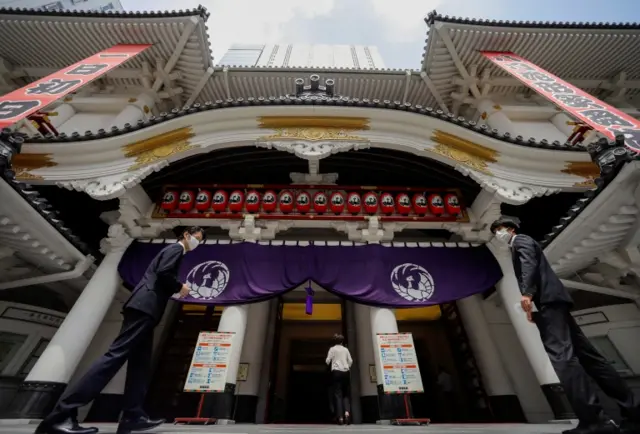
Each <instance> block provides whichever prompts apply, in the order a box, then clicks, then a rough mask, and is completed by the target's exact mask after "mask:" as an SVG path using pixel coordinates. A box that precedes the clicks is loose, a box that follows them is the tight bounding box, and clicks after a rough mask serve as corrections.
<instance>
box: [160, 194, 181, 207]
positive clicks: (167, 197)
mask: <svg viewBox="0 0 640 434" xmlns="http://www.w3.org/2000/svg"><path fill="white" fill-rule="evenodd" d="M178 197H179V195H178V192H177V191H175V190H169V191H167V192H166V193H165V194H164V196H162V203H161V204H160V207H161V208H162V209H164V210H167V211H173V210H175V209H176V208H178Z"/></svg>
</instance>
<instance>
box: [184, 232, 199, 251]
mask: <svg viewBox="0 0 640 434" xmlns="http://www.w3.org/2000/svg"><path fill="white" fill-rule="evenodd" d="M199 244H200V241H198V239H197V238H196V237H194V236H191V237H190V238H189V239H188V240H187V245H188V246H189V251H192V250H195V249H196V247H198V245H199Z"/></svg>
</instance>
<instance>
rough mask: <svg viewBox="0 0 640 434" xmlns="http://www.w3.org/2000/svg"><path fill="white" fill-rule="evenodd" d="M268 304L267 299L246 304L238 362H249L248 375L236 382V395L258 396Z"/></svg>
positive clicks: (269, 304) (267, 319)
mask: <svg viewBox="0 0 640 434" xmlns="http://www.w3.org/2000/svg"><path fill="white" fill-rule="evenodd" d="M270 306H271V303H270V302H269V301H263V302H260V303H254V304H251V305H249V306H248V316H249V319H248V321H247V331H246V333H245V336H244V344H243V345H242V353H241V355H240V362H241V363H248V364H249V375H248V376H247V381H244V382H241V383H238V385H237V387H236V394H238V395H252V396H256V397H257V396H258V391H259V388H260V376H261V374H262V362H263V361H262V357H263V356H264V345H265V339H266V336H267V323H268V321H269V307H270ZM223 315H224V313H223Z"/></svg>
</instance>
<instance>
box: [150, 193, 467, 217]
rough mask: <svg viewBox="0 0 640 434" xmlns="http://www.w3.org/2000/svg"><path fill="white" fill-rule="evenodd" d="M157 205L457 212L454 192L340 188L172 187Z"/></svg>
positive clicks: (170, 209) (320, 211) (285, 211)
mask: <svg viewBox="0 0 640 434" xmlns="http://www.w3.org/2000/svg"><path fill="white" fill-rule="evenodd" d="M161 208H162V209H163V210H165V211H168V212H174V211H176V210H178V211H182V212H193V211H194V210H195V211H196V212H198V211H199V212H206V211H209V210H212V211H213V212H216V213H221V212H232V213H239V212H249V213H257V212H264V213H272V212H277V211H279V212H281V213H283V214H288V213H291V212H294V210H295V211H296V212H298V213H300V214H306V213H309V212H315V213H316V214H324V213H327V212H331V213H333V214H336V215H339V214H342V213H343V212H344V211H345V209H346V211H347V212H348V213H349V214H354V215H357V214H360V213H361V212H363V211H364V212H365V213H367V214H376V213H377V212H378V211H380V212H381V213H382V214H386V215H391V214H400V215H409V214H410V213H411V212H413V213H415V214H417V215H426V214H428V213H431V214H433V215H435V216H440V215H443V214H445V213H446V214H449V215H459V214H460V213H461V208H460V202H459V201H458V197H457V196H456V195H455V194H446V195H445V196H444V199H443V197H442V196H441V195H439V194H430V195H428V196H425V195H424V194H422V193H415V194H414V195H413V197H410V196H409V195H408V194H407V193H399V194H397V195H396V196H395V197H394V195H393V194H392V193H382V194H381V195H378V194H376V193H375V192H373V191H369V192H367V193H365V194H364V195H362V196H361V195H360V193H357V192H349V193H348V194H347V195H346V198H345V194H344V193H343V192H340V191H334V192H333V193H331V194H330V195H327V193H325V192H323V191H317V192H316V193H315V194H314V195H313V197H312V196H311V194H310V193H309V192H307V191H304V190H301V191H297V192H296V194H294V193H293V192H292V191H291V190H282V191H280V193H279V194H277V193H276V192H275V191H274V190H267V191H265V192H263V193H262V195H261V194H260V193H259V192H258V191H257V190H249V191H247V192H246V194H245V192H244V191H243V190H233V191H232V192H231V194H229V193H227V192H226V191H225V190H218V191H216V192H215V193H213V194H212V193H211V191H209V190H200V191H198V192H197V194H196V193H195V192H194V191H193V190H184V191H182V192H180V193H178V191H176V190H169V191H167V192H165V194H164V197H163V198H162V204H161Z"/></svg>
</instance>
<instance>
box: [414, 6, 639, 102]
mask: <svg viewBox="0 0 640 434" xmlns="http://www.w3.org/2000/svg"><path fill="white" fill-rule="evenodd" d="M425 20H426V22H427V24H428V25H429V31H428V34H427V39H426V46H425V51H424V54H423V58H422V66H421V69H422V70H424V71H425V72H426V74H427V76H428V77H429V78H430V79H431V82H432V83H433V86H434V88H435V89H436V90H437V92H438V93H439V94H440V96H441V97H442V99H443V100H444V102H445V104H447V106H448V107H450V105H452V104H453V103H454V100H453V98H452V93H454V92H459V91H460V86H459V84H457V83H456V80H455V78H457V77H461V73H460V71H459V66H460V64H461V65H463V66H464V67H465V68H466V69H467V71H469V70H470V69H471V66H472V65H476V66H477V76H478V77H482V75H483V74H484V73H485V72H489V73H490V80H489V82H493V84H491V94H492V95H497V98H499V97H500V96H510V95H514V94H518V93H522V92H523V90H524V88H525V85H524V84H523V83H521V82H520V81H518V80H517V79H515V78H514V77H512V76H511V75H510V74H509V73H507V72H506V71H503V70H502V69H501V68H499V67H496V66H495V65H493V64H492V63H491V62H490V61H489V60H487V59H486V58H485V57H484V56H483V55H482V53H481V51H483V50H487V51H511V52H514V53H516V54H517V55H519V56H522V57H523V58H525V59H527V60H528V61H530V62H532V63H534V64H536V65H538V66H539V67H541V68H543V69H545V70H547V71H549V72H551V73H552V74H555V75H556V76H558V77H560V78H562V79H563V80H567V81H569V82H570V83H572V84H574V85H576V86H577V87H579V88H581V89H582V90H584V91H585V92H587V93H590V94H592V95H598V92H600V91H601V90H602V85H603V84H604V83H607V82H610V81H611V80H613V79H614V78H615V77H616V76H617V75H618V74H620V73H621V72H624V73H625V74H626V75H625V79H626V80H627V82H629V83H633V84H634V85H633V86H628V89H627V90H626V94H625V96H626V97H628V98H632V97H635V96H637V95H639V94H640V86H638V85H637V83H638V82H639V81H640V61H639V60H640V24H637V23H628V24H625V23H620V24H609V23H601V24H596V23H543V22H540V23H532V22H514V21H491V20H475V19H466V18H457V17H447V16H444V17H443V16H441V15H439V14H437V13H436V12H435V11H434V12H432V13H430V14H429V15H428V16H427V18H426V19H425ZM450 49H455V53H454V54H455V55H453V54H452V53H451V51H450ZM568 53H569V54H568ZM619 53H625V55H623V56H620V55H618V54H619ZM594 59H597V60H595V61H594ZM452 78H453V79H452Z"/></svg>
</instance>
